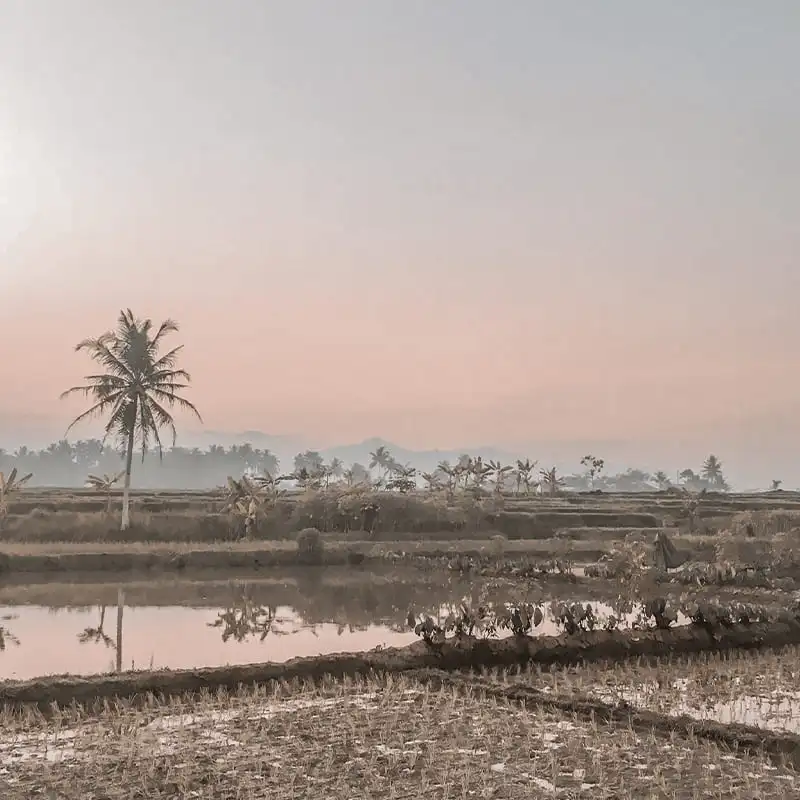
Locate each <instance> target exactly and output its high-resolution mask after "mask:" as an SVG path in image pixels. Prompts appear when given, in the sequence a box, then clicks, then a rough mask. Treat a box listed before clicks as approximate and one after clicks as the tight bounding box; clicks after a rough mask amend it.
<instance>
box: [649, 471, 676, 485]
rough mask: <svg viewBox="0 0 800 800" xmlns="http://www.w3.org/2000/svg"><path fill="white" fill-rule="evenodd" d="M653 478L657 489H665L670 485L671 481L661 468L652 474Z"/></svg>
mask: <svg viewBox="0 0 800 800" xmlns="http://www.w3.org/2000/svg"><path fill="white" fill-rule="evenodd" d="M653 480H654V481H655V482H656V484H658V488H659V489H666V488H668V487H669V486H670V485H671V483H672V482H671V481H670V479H669V477H668V476H667V473H666V472H664V471H663V470H659V471H658V472H656V473H655V474H654V475H653Z"/></svg>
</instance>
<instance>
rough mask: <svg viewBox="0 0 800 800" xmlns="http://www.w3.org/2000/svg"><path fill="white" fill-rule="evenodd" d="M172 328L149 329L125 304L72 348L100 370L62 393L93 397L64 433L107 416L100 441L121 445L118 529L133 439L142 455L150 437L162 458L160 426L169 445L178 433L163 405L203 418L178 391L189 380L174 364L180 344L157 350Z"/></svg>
mask: <svg viewBox="0 0 800 800" xmlns="http://www.w3.org/2000/svg"><path fill="white" fill-rule="evenodd" d="M177 331H178V324H177V323H176V322H174V321H173V320H171V319H168V320H165V321H164V322H162V323H161V325H160V326H159V327H158V330H156V331H155V332H153V323H152V321H151V320H149V319H145V320H140V319H137V318H136V317H134V315H133V312H131V310H130V309H128V310H127V311H122V312H120V315H119V319H118V321H117V327H116V329H115V330H114V331H108V332H106V333H104V334H102V335H101V336H99V337H98V338H96V339H84V340H83V341H82V342H79V343H78V344H77V345H76V346H75V349H76V351H79V352H80V351H84V352H86V353H88V355H89V357H90V358H91V359H92V360H93V361H94V362H95V363H97V364H98V365H99V367H100V368H101V370H103V371H102V372H101V373H100V374H96V375H89V376H87V377H86V384H84V385H83V386H74V387H72V388H71V389H67V391H66V392H63V393H62V395H61V397H62V398H64V397H69V396H70V395H72V394H76V393H77V394H82V395H84V396H85V397H87V398H91V399H92V401H93V403H92V405H91V407H90V408H89V409H88V410H87V411H84V412H83V413H82V414H80V415H79V416H78V417H76V418H75V419H74V420H73V421H72V423H70V426H69V428H67V433H69V431H70V430H71V429H72V427H73V426H75V425H77V424H78V423H79V422H82V421H83V420H85V419H89V418H91V417H94V416H106V417H107V422H106V427H105V437H104V441H105V439H107V438H108V437H110V436H113V437H116V439H117V441H118V442H119V443H120V444H121V445H122V446H123V447H124V448H125V485H124V488H123V495H122V530H127V529H128V528H129V527H130V488H131V467H132V465H133V449H134V445H135V444H136V441H137V440H138V442H139V444H140V446H141V451H142V461H144V457H145V454H146V453H147V451H148V449H149V447H150V443H151V441H153V442H155V445H156V447H157V449H158V454H159V458H160V459H163V449H162V444H161V436H160V429H162V428H167V429H168V430H169V431H171V433H172V443H173V445H174V444H175V440H176V438H177V432H176V430H175V421H174V419H173V418H172V415H171V414H170V413H169V411H168V410H167V408H166V407H169V408H172V407H174V406H178V407H179V408H182V409H185V410H187V411H190V412H191V413H192V414H194V415H195V416H196V417H197V418H198V419H199V420H201V421H202V418H201V417H200V412H198V410H197V409H196V408H195V407H194V405H193V404H192V403H190V402H189V401H188V400H186V399H185V398H184V397H183V396H182V395H180V394H179V392H180V391H181V390H182V389H186V388H187V387H188V386H189V383H190V382H191V376H190V375H189V373H188V372H186V371H185V370H183V369H177V368H176V364H177V360H178V355H179V353H180V352H181V350H182V349H183V345H179V346H178V347H174V348H173V349H172V350H169V351H168V352H167V353H165V354H164V355H159V351H160V348H161V345H162V343H163V340H164V338H165V337H166V336H167V335H168V334H170V333H176V332H177ZM165 406H166V407H165Z"/></svg>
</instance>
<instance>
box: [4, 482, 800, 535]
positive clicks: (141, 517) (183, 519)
mask: <svg viewBox="0 0 800 800" xmlns="http://www.w3.org/2000/svg"><path fill="white" fill-rule="evenodd" d="M364 502H377V503H378V504H379V506H380V516H379V520H378V524H377V528H376V531H375V538H376V539H377V540H398V539H402V540H408V539H419V538H424V539H432V538H439V539H441V540H449V539H470V538H477V539H480V538H486V537H487V536H488V535H490V534H491V533H498V532H499V533H502V534H504V535H506V536H507V537H508V538H509V539H549V538H552V537H554V536H556V535H558V534H560V535H562V536H569V537H571V538H585V535H586V534H587V532H588V531H587V529H588V530H596V531H602V532H603V534H602V535H603V537H604V538H607V537H609V536H611V537H613V534H612V533H610V532H611V531H613V530H615V529H616V530H617V531H620V535H621V536H624V535H625V534H624V533H623V532H622V531H623V530H625V531H630V530H632V529H644V530H652V529H654V528H658V527H661V526H667V527H671V528H674V529H675V530H676V532H680V531H682V532H691V533H699V534H705V533H709V532H714V531H716V530H719V529H720V528H723V527H730V526H733V527H735V528H741V529H744V528H745V527H746V526H747V525H749V526H750V530H752V531H754V533H755V535H756V536H769V535H772V534H773V533H775V532H778V531H781V530H787V529H790V528H792V527H798V525H799V524H800V494H798V493H792V492H777V493H768V494H767V493H765V494H758V495H742V494H724V495H723V494H711V495H707V496H706V497H704V498H702V500H701V501H700V502H698V504H697V507H696V509H694V510H693V511H692V512H691V514H690V513H689V511H688V507H687V500H686V498H685V497H681V496H679V495H675V494H672V493H669V492H651V493H641V494H622V493H614V494H592V493H583V494H563V495H560V496H556V497H517V496H513V495H504V496H500V497H498V496H496V495H491V494H489V495H487V496H485V497H483V498H482V499H476V498H474V497H471V496H468V495H463V494H462V495H457V496H456V497H455V498H453V499H452V500H451V501H449V502H448V500H447V498H446V497H443V496H442V495H440V494H437V495H430V494H425V493H422V492H414V493H411V494H408V495H403V494H399V493H396V492H367V493H364V492H360V493H353V491H352V490H346V489H342V488H336V489H334V488H331V489H329V490H322V491H318V492H308V493H299V494H290V495H286V496H282V497H280V498H279V499H278V500H277V501H275V502H273V503H272V504H271V505H269V506H268V507H267V506H265V508H264V510H263V513H260V514H259V519H258V524H257V526H256V532H255V538H257V539H262V540H264V539H267V540H275V539H286V538H292V535H293V533H295V532H296V531H298V530H300V529H302V528H305V527H312V526H313V527H318V528H319V529H320V530H322V531H323V532H324V533H331V534H339V535H341V536H351V537H353V538H355V537H357V535H358V533H359V531H358V529H359V528H360V524H361V520H360V508H361V506H362V504H363V503H364ZM223 506H224V501H223V498H222V496H221V495H220V494H214V493H213V492H150V493H147V492H138V493H134V496H133V499H132V515H133V525H132V527H131V529H130V530H129V531H126V532H125V533H124V534H123V533H120V531H119V498H118V497H114V498H112V509H113V511H112V513H106V498H105V496H104V495H102V494H98V493H96V492H95V493H93V492H91V491H87V490H72V491H70V490H59V489H41V488H31V489H25V490H23V491H22V492H21V493H19V494H18V495H15V496H14V497H13V498H12V500H11V502H10V506H9V512H10V513H9V517H8V519H7V520H6V523H5V526H4V528H5V530H4V532H3V539H4V540H5V541H16V542H26V543H35V542H42V543H52V542H98V541H100V542H104V543H106V542H114V541H141V542H153V541H161V542H214V541H229V540H231V538H235V537H234V535H233V531H232V524H231V518H230V517H229V515H227V514H224V513H222V508H223ZM690 518H691V519H690Z"/></svg>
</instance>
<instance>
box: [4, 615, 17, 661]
mask: <svg viewBox="0 0 800 800" xmlns="http://www.w3.org/2000/svg"><path fill="white" fill-rule="evenodd" d="M16 618H17V615H16V614H5V615H3V616H2V617H0V619H2V621H3V622H8V620H10V619H16ZM9 644H13V645H15V646H17V647H19V639H17V637H16V636H14V634H13V633H11V631H10V630H9V629H8V628H7V627H6V626H5V625H0V653H3V652H5V649H6V646H7V645H9Z"/></svg>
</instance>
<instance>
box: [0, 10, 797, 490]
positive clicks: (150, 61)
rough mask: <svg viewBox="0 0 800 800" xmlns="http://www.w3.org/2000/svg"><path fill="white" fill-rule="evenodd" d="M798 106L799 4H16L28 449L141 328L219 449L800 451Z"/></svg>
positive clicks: (3, 90) (19, 255) (16, 202)
mask: <svg viewBox="0 0 800 800" xmlns="http://www.w3.org/2000/svg"><path fill="white" fill-rule="evenodd" d="M798 96H800V4H798V3H797V2H796V1H795V0H763V1H762V2H760V3H753V2H749V1H746V0H704V2H703V3H697V2H694V0H673V2H671V3H668V4H667V3H642V2H640V1H639V0H606V1H605V2H603V3H588V2H583V1H581V2H578V0H563V1H562V2H560V3H558V4H555V3H549V2H540V1H539V0H526V2H522V0H518V1H517V2H513V1H512V0H505V2H499V3H489V2H479V1H478V0H438V2H436V3H431V2H428V0H404V2H402V3H399V2H389V1H388V0H339V2H337V3H336V4H333V3H326V2H323V1H322V0H317V1H312V0H294V1H293V2H291V3H288V2H287V3H265V2H263V1H262V0H227V1H226V2H224V3H223V2H218V1H217V0H170V2H169V3H165V2H163V0H137V1H136V2H118V1H117V0H71V1H70V2H69V3H66V2H63V0H2V2H0V319H1V320H2V336H0V387H1V389H2V391H0V431H3V432H4V434H5V436H6V437H12V438H14V434H21V433H22V432H35V431H40V432H41V431H43V430H47V431H51V430H52V431H59V432H60V431H61V430H62V429H63V428H64V427H66V424H67V423H68V422H69V420H70V419H71V418H72V416H74V415H75V414H76V413H77V412H78V411H80V410H81V408H82V406H81V404H80V401H78V402H77V403H71V402H66V401H60V400H59V397H58V396H59V393H60V392H61V391H62V390H63V389H65V388H67V387H69V386H71V385H74V384H75V383H79V382H80V379H81V377H82V376H83V375H84V374H87V373H88V372H89V371H90V363H89V362H88V361H87V360H86V357H85V356H83V355H81V354H77V353H74V352H73V349H72V348H73V345H74V344H75V343H76V342H78V341H79V340H80V339H82V338H84V337H86V336H91V335H97V334H99V333H101V332H102V331H104V330H106V329H108V328H110V327H113V325H114V324H115V320H116V317H117V315H118V313H119V310H120V309H121V308H127V307H130V308H131V309H132V310H133V311H134V313H135V314H137V315H138V316H141V317H151V318H153V319H155V320H160V319H163V318H165V317H172V318H174V319H176V320H177V321H178V322H179V323H180V325H181V330H180V333H179V334H178V335H176V337H175V342H176V343H177V342H182V343H184V344H185V351H184V354H183V365H184V366H185V367H186V368H187V369H188V370H189V371H190V372H191V374H192V377H193V387H192V390H191V393H190V395H189V396H190V397H191V399H192V400H193V401H194V402H195V403H196V405H197V407H198V408H199V410H200V411H201V413H202V415H203V418H204V421H205V424H206V426H207V427H208V428H211V429H215V430H243V429H259V430H262V431H267V432H269V433H272V434H283V433H302V434H303V435H306V436H310V437H312V438H315V440H318V441H319V443H320V445H321V446H322V445H326V444H331V443H337V442H346V441H352V440H357V439H360V438H365V437H368V436H383V437H385V438H388V439H392V440H397V441H399V442H401V443H402V444H404V445H407V446H411V447H420V448H421V447H443V448H445V447H453V446H457V445H459V444H460V443H464V442H476V441H481V442H486V443H489V442H491V443H497V444H512V445H513V444H517V443H519V442H529V441H536V440H540V439H542V438H547V439H548V440H564V441H567V440H569V441H575V440H587V441H588V440H595V439H596V440H600V439H620V440H622V439H624V440H629V441H636V442H640V443H642V444H643V446H645V445H647V444H648V443H651V444H652V446H654V447H655V446H661V445H664V444H665V443H668V444H670V445H671V446H674V445H675V443H676V442H680V443H685V446H686V447H687V448H688V449H694V450H697V451H698V452H701V451H703V450H705V451H706V452H707V451H708V450H715V451H721V455H723V456H724V454H725V452H730V453H732V452H736V453H737V454H740V455H739V456H737V457H749V456H748V455H747V454H748V453H751V454H753V455H754V457H756V456H757V455H758V452H759V450H763V449H764V448H768V449H769V448H772V449H771V450H770V452H773V451H774V452H776V453H780V452H782V451H781V448H785V449H786V454H789V453H790V452H796V450H797V448H798V446H800V421H798V420H800V415H798V412H799V411H800V370H798V360H797V353H798V349H799V346H800V327H798V325H797V323H796V319H797V315H796V310H795V309H796V303H797V300H796V298H797V297H800V278H799V277H798V271H797V263H798V254H800V226H798V224H797V221H798V212H800V148H799V147H798V141H800V104H798V103H797V97H798ZM180 419H181V424H182V425H183V426H184V429H193V428H196V427H197V426H196V425H195V424H194V423H192V422H191V421H190V420H184V419H183V418H180ZM79 433H80V431H79ZM16 438H20V437H19V436H16ZM659 443H660V444H659ZM741 454H743V455H741ZM798 478H800V475H798Z"/></svg>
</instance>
